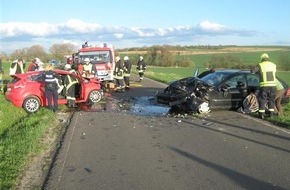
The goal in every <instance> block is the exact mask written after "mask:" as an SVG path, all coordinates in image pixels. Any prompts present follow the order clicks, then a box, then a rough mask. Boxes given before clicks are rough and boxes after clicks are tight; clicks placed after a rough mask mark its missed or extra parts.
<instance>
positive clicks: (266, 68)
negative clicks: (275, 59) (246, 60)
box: [254, 53, 276, 119]
mask: <svg viewBox="0 0 290 190" xmlns="http://www.w3.org/2000/svg"><path fill="white" fill-rule="evenodd" d="M260 58H261V62H260V63H259V64H258V65H257V66H256V67H255V69H254V71H255V72H256V73H258V74H259V76H260V89H259V95H258V98H259V117H260V118H261V119H264V117H265V116H266V114H265V109H266V105H267V104H268V111H269V114H268V116H269V117H271V116H272V115H273V113H274V108H275V95H276V64H274V63H272V62H270V58H269V56H268V54H266V53H263V54H262V55H261V57H260Z"/></svg>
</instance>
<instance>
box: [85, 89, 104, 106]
mask: <svg viewBox="0 0 290 190" xmlns="http://www.w3.org/2000/svg"><path fill="white" fill-rule="evenodd" d="M102 97H103V96H102V92H101V91H100V90H93V91H91V92H90V94H89V98H88V103H93V104H94V103H97V102H99V101H101V99H102Z"/></svg>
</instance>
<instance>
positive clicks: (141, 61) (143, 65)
mask: <svg viewBox="0 0 290 190" xmlns="http://www.w3.org/2000/svg"><path fill="white" fill-rule="evenodd" d="M137 70H138V73H139V78H140V82H141V81H142V80H143V76H144V72H145V70H146V63H145V62H144V59H143V57H142V56H140V57H139V61H138V63H137Z"/></svg>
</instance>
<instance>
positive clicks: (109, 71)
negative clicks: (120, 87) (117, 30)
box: [72, 43, 115, 89]
mask: <svg viewBox="0 0 290 190" xmlns="http://www.w3.org/2000/svg"><path fill="white" fill-rule="evenodd" d="M72 56H73V62H74V67H75V68H77V65H79V64H83V63H84V60H85V59H86V58H89V59H90V62H91V63H92V64H93V69H92V70H94V69H95V70H96V71H97V72H96V75H95V76H93V77H96V78H98V79H99V80H100V81H101V82H102V84H103V86H104V87H105V88H107V89H111V88H114V77H113V71H114V67H115V49H114V47H113V46H112V45H107V44H103V45H95V46H88V44H87V43H86V44H84V45H82V48H80V49H79V50H78V52H77V53H75V54H73V55H72Z"/></svg>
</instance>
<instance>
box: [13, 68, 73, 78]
mask: <svg viewBox="0 0 290 190" xmlns="http://www.w3.org/2000/svg"><path fill="white" fill-rule="evenodd" d="M54 71H55V72H56V73H58V74H71V72H69V71H65V70H60V69H54ZM40 72H43V71H29V72H26V73H22V74H14V75H11V76H16V77H18V78H23V77H27V76H29V75H37V74H39V73H40Z"/></svg>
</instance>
